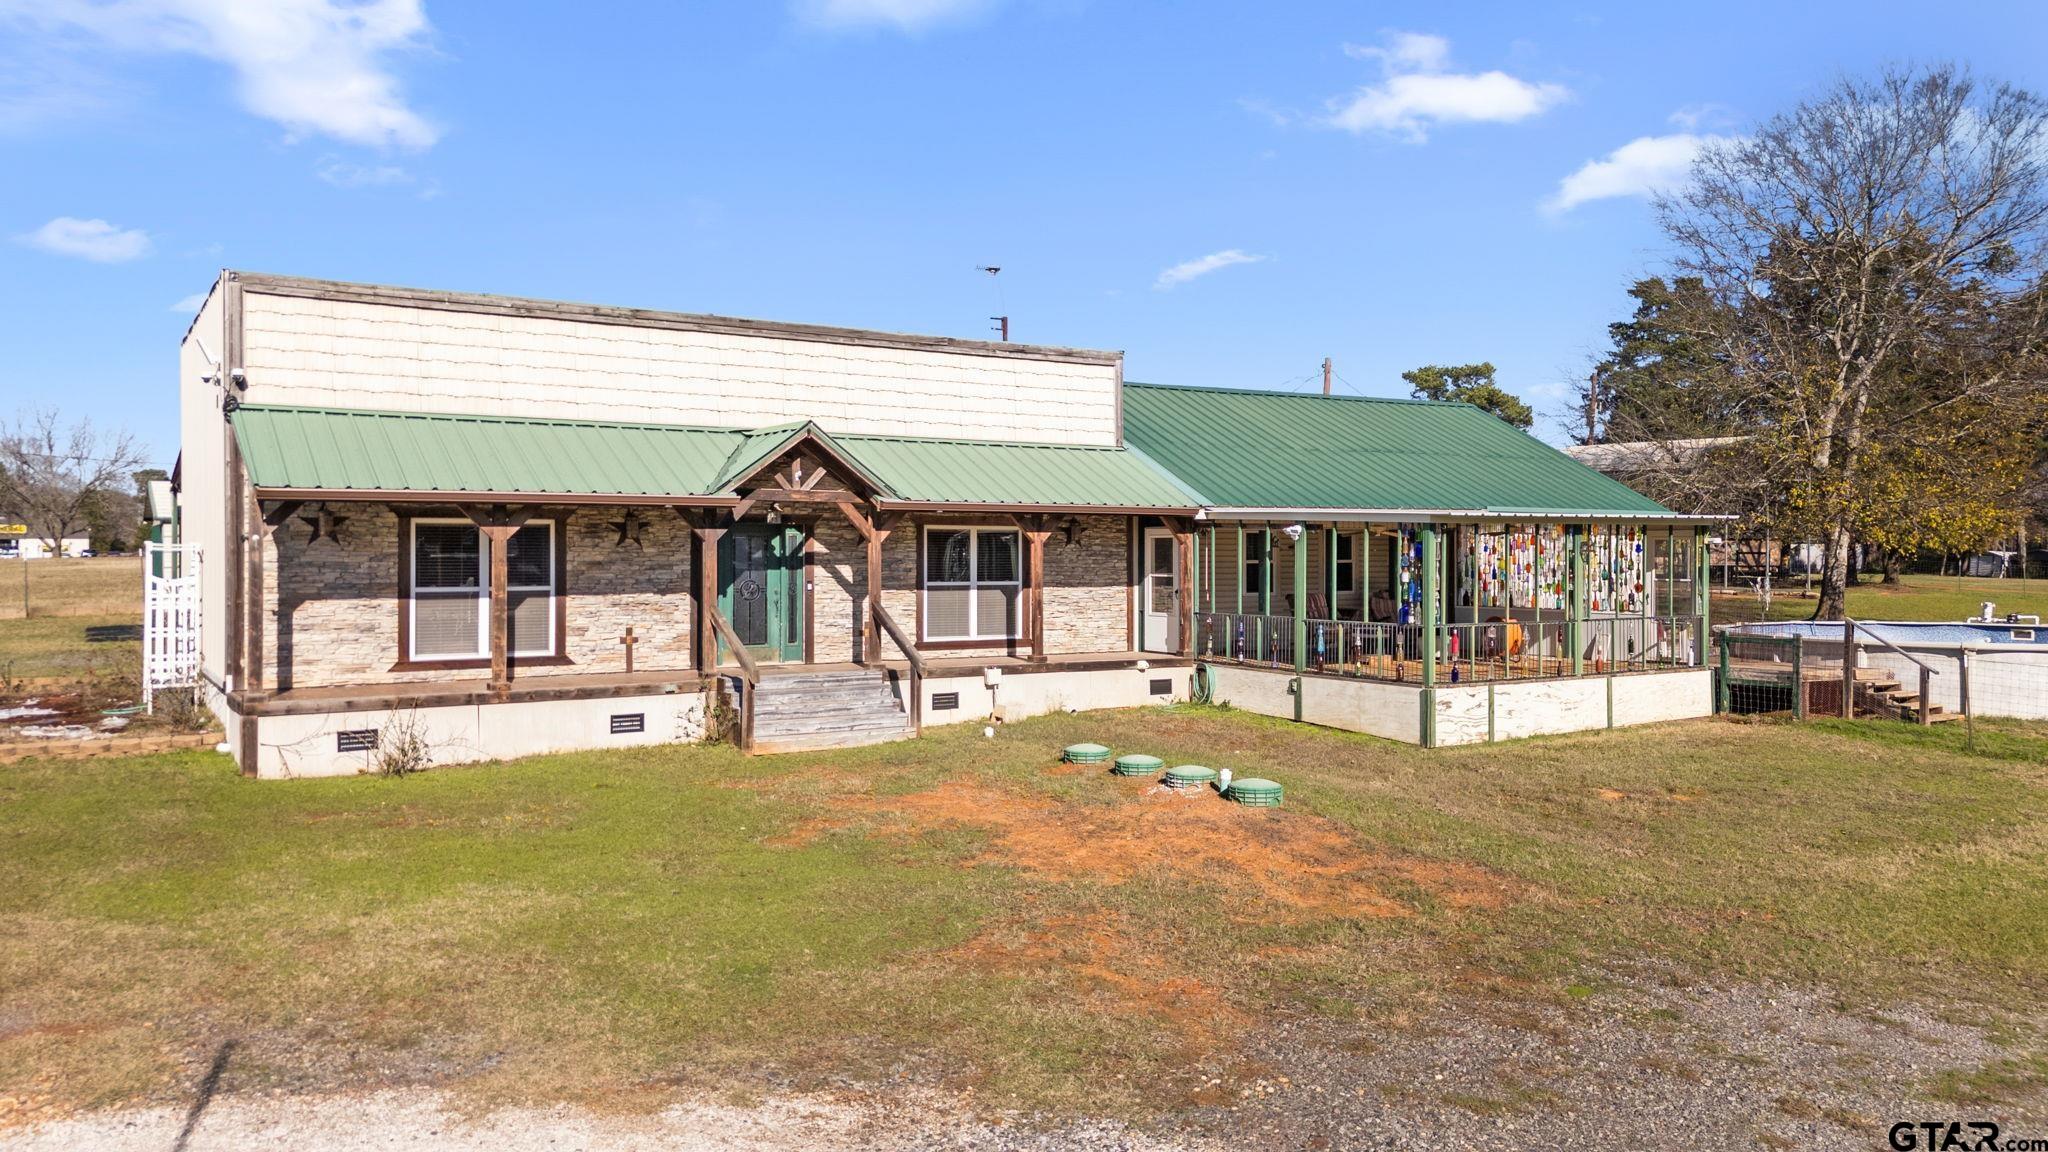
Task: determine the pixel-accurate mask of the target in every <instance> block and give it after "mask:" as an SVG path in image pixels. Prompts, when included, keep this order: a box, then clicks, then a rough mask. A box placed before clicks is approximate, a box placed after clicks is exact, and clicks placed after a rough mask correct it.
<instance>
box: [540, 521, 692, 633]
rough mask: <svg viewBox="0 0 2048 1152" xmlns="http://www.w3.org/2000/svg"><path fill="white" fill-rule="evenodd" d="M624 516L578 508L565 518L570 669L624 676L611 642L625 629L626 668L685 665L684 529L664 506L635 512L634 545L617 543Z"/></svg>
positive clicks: (686, 569)
mask: <svg viewBox="0 0 2048 1152" xmlns="http://www.w3.org/2000/svg"><path fill="white" fill-rule="evenodd" d="M623 515H624V511H623V510H622V509H621V510H610V511H607V510H604V509H584V510H582V511H579V512H577V513H576V515H575V516H574V517H573V518H572V519H571V520H570V521H569V579H568V587H569V620H568V637H569V643H568V647H567V649H566V650H567V652H568V656H569V659H570V660H572V661H574V662H575V664H576V667H575V669H574V671H577V672H624V671H625V670H626V649H625V646H624V645H622V644H620V643H619V637H621V636H624V635H625V634H626V629H627V628H628V627H629V626H630V627H631V628H632V629H633V636H634V638H635V639H636V640H637V643H635V644H634V646H633V667H634V668H635V669H636V670H638V671H642V672H654V671H680V670H683V669H686V668H688V667H689V666H690V621H691V618H692V617H693V616H694V615H695V608H694V606H693V602H692V599H691V596H690V587H691V585H690V528H689V526H688V525H687V524H684V523H683V522H682V519H681V518H680V517H678V516H677V515H676V514H675V513H674V512H671V511H668V510H667V509H651V510H650V509H642V510H641V511H640V512H639V514H638V520H639V523H640V544H639V546H638V547H635V546H634V545H633V544H632V543H631V542H628V543H626V544H623V545H621V544H620V543H619V530H618V528H617V526H616V525H617V524H618V523H619V522H620V518H621V516H623Z"/></svg>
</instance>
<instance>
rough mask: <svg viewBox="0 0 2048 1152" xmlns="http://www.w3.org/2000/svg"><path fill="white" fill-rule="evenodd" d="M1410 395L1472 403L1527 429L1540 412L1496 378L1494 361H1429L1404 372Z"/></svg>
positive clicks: (1417, 397)
mask: <svg viewBox="0 0 2048 1152" xmlns="http://www.w3.org/2000/svg"><path fill="white" fill-rule="evenodd" d="M1401 379H1403V380H1406V381H1407V382H1408V386H1409V388H1410V393H1409V394H1410V395H1412V396H1414V397H1415V398H1416V399H1417V400H1438V401H1444V402H1447V403H1452V404H1470V405H1472V406H1473V407H1474V408H1484V409H1485V410H1486V411H1488V412H1491V413H1493V414H1494V415H1495V416H1498V417H1500V418H1501V419H1503V420H1505V421H1507V422H1508V423H1510V424H1513V425H1514V426H1515V427H1517V428H1520V429H1521V430H1522V431H1524V432H1527V431H1528V430H1529V428H1530V426H1531V425H1533V424H1535V423H1536V413H1535V412H1534V411H1533V410H1531V409H1530V407H1529V406H1528V405H1527V404H1524V403H1522V401H1521V398H1520V397H1518V396H1516V395H1515V394H1514V393H1512V392H1509V391H1508V390H1507V389H1505V388H1502V387H1501V386H1500V385H1498V384H1496V383H1494V382H1493V365H1492V364H1490V363H1483V364H1425V365H1423V366H1422V367H1420V368H1415V369H1412V370H1410V371H1407V372H1403V373H1401Z"/></svg>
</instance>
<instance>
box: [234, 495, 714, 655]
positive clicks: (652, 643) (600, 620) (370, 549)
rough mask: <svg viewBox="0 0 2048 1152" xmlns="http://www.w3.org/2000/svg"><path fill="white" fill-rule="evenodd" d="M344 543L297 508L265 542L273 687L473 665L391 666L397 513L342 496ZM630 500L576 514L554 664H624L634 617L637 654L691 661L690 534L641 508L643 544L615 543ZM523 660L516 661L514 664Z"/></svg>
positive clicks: (670, 518) (338, 508)
mask: <svg viewBox="0 0 2048 1152" xmlns="http://www.w3.org/2000/svg"><path fill="white" fill-rule="evenodd" d="M332 507H333V510H334V512H335V514H336V515H338V516H344V517H347V519H346V521H345V522H344V523H343V524H342V525H341V527H340V529H339V535H340V540H339V541H338V542H336V541H329V540H325V539H323V540H320V541H319V542H317V543H312V542H309V540H308V537H309V536H310V535H311V534H312V533H311V529H310V528H308V526H307V525H306V524H305V523H304V522H302V521H300V520H299V519H298V518H297V517H296V516H295V517H292V518H291V519H288V520H287V521H285V523H284V525H283V526H282V527H280V528H278V529H276V530H275V531H274V532H272V533H271V534H270V536H269V538H268V539H267V541H266V543H265V547H264V568H265V574H264V582H263V588H264V597H265V608H266V610H267V611H266V614H267V621H266V624H267V626H268V628H269V629H270V634H269V636H267V637H266V638H265V639H266V641H267V642H268V643H267V646H268V647H269V649H270V653H271V658H270V659H269V660H268V661H266V665H267V666H266V668H265V675H266V686H268V687H274V688H294V687H297V688H307V687H323V686H331V685H345V684H392V683H422V682H434V681H446V680H449V679H458V678H461V677H463V676H465V675H472V674H471V673H466V672H394V671H392V670H391V668H392V665H393V664H395V663H397V662H398V658H399V652H398V611H399V607H398V606H399V600H398V559H399V547H400V541H399V539H398V517H397V516H396V515H394V514H393V513H392V512H391V511H390V509H388V508H386V507H384V506H383V505H379V504H339V503H337V504H334V505H332ZM623 514H624V510H623V509H583V510H580V511H577V512H575V513H574V514H572V515H571V516H570V517H569V518H568V521H567V526H566V535H567V539H568V544H569V556H568V578H567V583H566V592H567V595H568V609H567V628H566V633H567V645H566V651H567V654H568V656H569V659H570V661H571V665H569V666H564V667H559V668H552V669H550V671H551V672H561V673H585V672H623V671H625V667H626V657H625V648H624V646H622V645H621V644H619V643H618V640H619V637H620V636H621V635H623V634H624V632H625V630H626V627H627V626H628V625H631V626H632V627H633V629H634V635H635V636H636V637H638V638H639V639H640V642H639V643H638V644H637V645H635V648H634V655H633V663H634V667H635V668H636V669H640V670H645V671H656V670H683V669H687V668H688V667H689V666H690V658H689V651H690V618H691V603H690V535H689V530H688V529H687V528H686V527H685V526H684V525H683V524H682V522H681V521H680V520H678V519H677V518H676V517H675V515H674V514H673V513H670V512H666V511H663V510H659V509H652V510H643V511H642V512H641V513H640V520H641V525H642V526H641V530H640V547H637V548H636V547H634V546H633V545H632V544H630V543H629V544H626V545H625V546H623V547H620V546H618V529H617V528H615V527H613V524H614V523H616V522H617V521H618V520H619V519H620V518H621V516H622V515H623ZM514 667H515V669H516V667H517V664H516V662H515V665H514Z"/></svg>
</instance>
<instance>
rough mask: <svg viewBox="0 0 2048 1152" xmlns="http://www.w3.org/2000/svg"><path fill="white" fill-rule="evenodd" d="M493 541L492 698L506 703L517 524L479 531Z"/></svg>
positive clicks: (509, 686)
mask: <svg viewBox="0 0 2048 1152" xmlns="http://www.w3.org/2000/svg"><path fill="white" fill-rule="evenodd" d="M478 530H479V531H481V532H482V533H483V534H484V536H485V538H487V539H489V540H490V542H491V695H492V696H494V697H496V698H497V699H499V700H503V699H504V698H505V697H506V696H508V695H510V694H511V692H512V655H511V653H512V591H511V586H512V578H511V571H512V569H511V561H510V558H509V557H508V556H507V553H509V552H511V551H512V548H511V544H512V535H513V533H515V532H518V531H519V526H518V525H517V524H485V525H480V526H479V528H478Z"/></svg>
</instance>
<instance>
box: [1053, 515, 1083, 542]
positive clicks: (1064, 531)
mask: <svg viewBox="0 0 2048 1152" xmlns="http://www.w3.org/2000/svg"><path fill="white" fill-rule="evenodd" d="M1056 527H1057V528H1059V530H1060V535H1061V536H1063V537H1065V538H1066V541H1067V543H1068V544H1072V543H1073V542H1074V537H1076V536H1079V535H1080V534H1081V518H1080V517H1078V516H1068V517H1066V518H1064V519H1062V520H1061V521H1060V522H1059V524H1057V525H1056Z"/></svg>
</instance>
